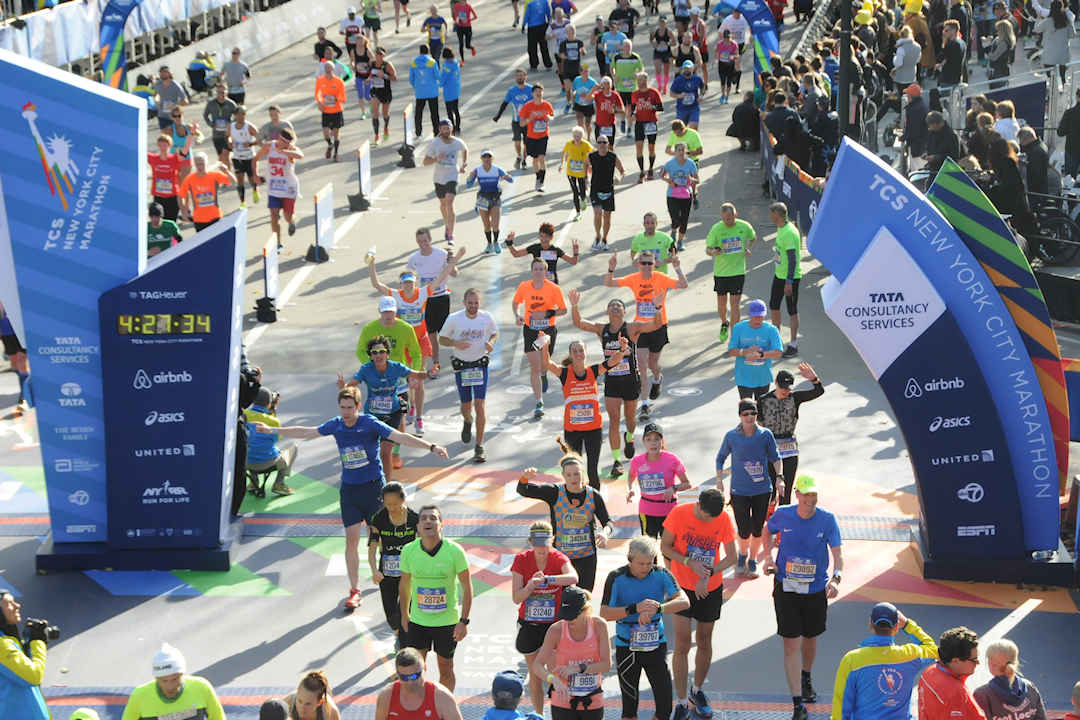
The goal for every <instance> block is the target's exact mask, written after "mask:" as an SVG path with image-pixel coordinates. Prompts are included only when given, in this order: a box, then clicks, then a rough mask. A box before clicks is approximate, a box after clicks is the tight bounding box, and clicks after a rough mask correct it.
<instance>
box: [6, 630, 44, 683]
mask: <svg viewBox="0 0 1080 720" xmlns="http://www.w3.org/2000/svg"><path fill="white" fill-rule="evenodd" d="M0 665H3V666H4V667H5V668H7V669H8V670H10V671H11V673H12V674H13V675H14V676H15V677H16V678H18V679H19V680H21V681H23V682H24V683H26V685H27V686H31V685H41V683H42V682H43V681H44V680H45V643H44V642H42V641H41V640H31V641H30V657H27V656H26V653H24V652H23V651H22V648H20V647H19V641H18V640H16V639H15V638H13V637H4V638H3V639H0Z"/></svg>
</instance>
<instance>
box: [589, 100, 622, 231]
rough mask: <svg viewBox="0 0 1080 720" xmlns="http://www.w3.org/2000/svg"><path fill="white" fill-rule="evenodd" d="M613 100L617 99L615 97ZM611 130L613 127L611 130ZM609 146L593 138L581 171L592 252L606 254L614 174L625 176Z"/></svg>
mask: <svg viewBox="0 0 1080 720" xmlns="http://www.w3.org/2000/svg"><path fill="white" fill-rule="evenodd" d="M614 97H618V96H617V95H615V96H614ZM611 129H612V130H614V128H611ZM610 147H611V143H610V142H609V139H608V136H607V135H600V136H599V137H598V138H597V139H596V150H594V151H592V152H591V153H589V155H588V157H587V158H586V164H585V171H586V173H588V174H589V175H591V176H592V183H591V184H590V187H589V204H590V205H592V209H593V231H594V232H595V239H594V240H593V245H592V249H593V252H607V249H608V244H607V239H608V233H609V232H610V231H611V213H613V212H615V171H616V170H618V171H619V181H620V182H621V181H622V179H623V177H624V176H625V175H626V171H625V170H623V166H622V161H621V160H619V157H618V156H617V155H616V154H615V153H614V152H608V150H609V148H610Z"/></svg>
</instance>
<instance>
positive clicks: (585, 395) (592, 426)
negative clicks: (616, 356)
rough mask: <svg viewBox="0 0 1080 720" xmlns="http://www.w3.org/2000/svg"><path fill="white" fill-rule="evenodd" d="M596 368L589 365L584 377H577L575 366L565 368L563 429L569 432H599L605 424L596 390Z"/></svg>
mask: <svg viewBox="0 0 1080 720" xmlns="http://www.w3.org/2000/svg"><path fill="white" fill-rule="evenodd" d="M596 367H597V366H596V365H587V366H586V367H585V376H584V377H578V376H577V373H575V372H574V367H573V365H570V366H567V367H564V368H563V371H562V377H561V380H562V392H563V398H564V399H565V402H564V405H563V429H564V430H566V431H567V432H569V431H582V430H597V429H599V428H600V427H601V426H602V425H603V424H604V418H603V416H602V415H601V414H600V399H599V395H598V392H597V388H596V379H597V371H596Z"/></svg>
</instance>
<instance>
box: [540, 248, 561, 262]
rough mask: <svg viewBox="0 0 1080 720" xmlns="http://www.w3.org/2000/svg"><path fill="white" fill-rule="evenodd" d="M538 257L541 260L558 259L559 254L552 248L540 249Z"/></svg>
mask: <svg viewBox="0 0 1080 720" xmlns="http://www.w3.org/2000/svg"><path fill="white" fill-rule="evenodd" d="M540 259H541V260H558V259H559V254H558V253H557V252H555V251H554V250H541V251H540Z"/></svg>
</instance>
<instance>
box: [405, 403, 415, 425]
mask: <svg viewBox="0 0 1080 720" xmlns="http://www.w3.org/2000/svg"><path fill="white" fill-rule="evenodd" d="M414 420H416V408H414V407H413V406H412V405H410V406H409V412H407V413H405V424H406V425H412V424H413V421H414Z"/></svg>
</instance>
